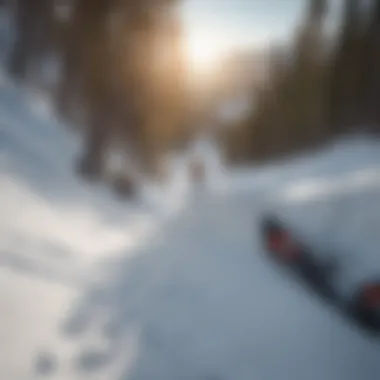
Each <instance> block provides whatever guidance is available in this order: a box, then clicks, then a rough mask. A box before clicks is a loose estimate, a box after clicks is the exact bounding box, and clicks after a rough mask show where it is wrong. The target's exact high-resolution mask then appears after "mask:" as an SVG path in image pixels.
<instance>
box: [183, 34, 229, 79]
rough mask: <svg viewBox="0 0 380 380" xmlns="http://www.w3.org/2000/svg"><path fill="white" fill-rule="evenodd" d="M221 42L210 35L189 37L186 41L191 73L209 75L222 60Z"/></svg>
mask: <svg viewBox="0 0 380 380" xmlns="http://www.w3.org/2000/svg"><path fill="white" fill-rule="evenodd" d="M222 51H223V46H222V44H221V40H219V39H218V38H215V37H212V36H210V35H208V36H207V35H196V34H194V35H190V36H189V37H188V39H187V56H188V63H189V65H190V68H191V70H192V71H195V72H197V73H209V72H210V71H213V70H214V69H215V68H216V66H217V64H218V61H219V60H220V59H221V58H222Z"/></svg>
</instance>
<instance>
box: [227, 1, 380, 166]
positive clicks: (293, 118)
mask: <svg viewBox="0 0 380 380" xmlns="http://www.w3.org/2000/svg"><path fill="white" fill-rule="evenodd" d="M364 3H366V4H364ZM342 6H343V10H342V19H341V21H340V22H341V24H340V27H339V29H338V30H339V32H338V34H337V35H334V37H332V36H331V35H328V34H327V33H326V30H325V19H326V16H327V15H328V12H329V1H328V0H310V1H309V5H308V7H307V11H306V15H305V18H304V22H303V23H302V25H301V26H300V28H299V29H298V31H297V33H296V34H295V36H296V37H295V38H294V41H293V42H292V46H291V48H289V47H287V48H285V47H277V48H273V49H272V54H271V56H270V59H269V64H270V67H269V71H270V73H269V79H268V80H267V81H266V82H265V84H264V85H263V86H261V87H260V88H259V89H258V90H257V91H256V93H255V100H254V105H253V107H252V112H251V113H250V115H249V116H248V117H247V118H246V119H245V120H244V121H243V122H241V123H240V124H239V125H237V126H235V128H231V129H228V131H227V132H226V133H225V134H224V136H223V139H224V141H225V144H226V146H227V148H228V153H229V158H230V160H231V161H232V162H235V163H236V162H239V163H241V162H252V161H261V160H266V159H271V158H273V157H281V156H282V155H287V154H289V153H293V152H297V151H300V150H304V149H308V148H310V147H314V146H316V145H318V144H320V143H323V142H326V141H328V140H330V139H332V138H334V137H336V136H339V135H342V134H345V133H351V132H356V131H359V132H360V131H365V132H370V133H377V132H380V107H379V106H380V1H373V2H363V1H361V0H346V1H345V2H343V4H342Z"/></svg>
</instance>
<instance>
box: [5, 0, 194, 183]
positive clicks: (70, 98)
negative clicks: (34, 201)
mask: <svg viewBox="0 0 380 380" xmlns="http://www.w3.org/2000/svg"><path fill="white" fill-rule="evenodd" d="M177 3H178V1H177V0H55V1H54V0H8V6H10V7H11V8H12V11H13V15H14V23H15V32H16V36H15V43H14V47H13V51H12V52H11V55H10V58H9V64H8V69H9V72H10V73H11V74H12V75H13V76H14V77H15V78H17V79H18V80H21V81H28V80H30V79H33V78H36V70H37V71H38V69H39V68H41V67H43V65H44V63H46V61H47V58H48V57H51V56H55V57H56V58H58V60H57V62H59V73H60V75H59V76H58V81H57V83H56V84H55V86H54V88H53V90H52V96H53V99H54V104H55V107H56V109H57V112H58V114H59V115H60V116H61V117H63V118H65V119H66V120H67V121H68V122H69V124H71V125H74V126H77V127H78V128H79V127H81V128H83V130H82V131H81V133H82V134H83V140H84V144H83V156H82V157H81V158H80V159H79V161H78V171H79V172H80V173H81V174H82V175H84V176H85V177H86V178H88V179H92V180H94V179H100V178H102V177H104V172H105V167H106V165H107V162H106V161H107V157H108V156H109V154H108V153H110V151H112V149H118V150H119V151H121V152H124V153H125V154H126V156H128V158H129V160H130V161H133V164H134V165H135V166H137V167H138V168H139V170H142V171H143V172H145V173H146V174H147V175H156V174H157V173H158V172H159V168H158V165H159V162H160V157H161V156H162V154H163V152H165V151H167V150H168V149H170V148H171V147H173V146H176V144H178V143H180V142H181V140H182V139H183V138H184V136H185V135H186V133H187V132H188V131H187V124H188V123H186V120H187V115H186V113H187V111H186V109H187V106H186V105H187V101H186V93H187V92H186V84H185V75H184V70H185V66H184V65H185V63H184V60H183V52H182V47H183V46H182V30H181V23H180V20H179V16H178V12H177Z"/></svg>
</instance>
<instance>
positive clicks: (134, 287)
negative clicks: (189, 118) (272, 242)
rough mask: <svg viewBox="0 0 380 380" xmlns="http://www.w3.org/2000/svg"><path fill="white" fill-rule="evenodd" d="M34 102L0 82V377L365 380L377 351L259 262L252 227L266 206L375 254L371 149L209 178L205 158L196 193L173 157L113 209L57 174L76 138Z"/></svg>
mask: <svg viewBox="0 0 380 380" xmlns="http://www.w3.org/2000/svg"><path fill="white" fill-rule="evenodd" d="M37 100H38V101H37ZM42 104H43V103H41V102H40V98H37V97H35V96H34V97H33V96H32V97H31V96H30V95H26V93H25V92H24V91H22V90H21V89H20V88H16V87H14V86H12V85H11V84H10V83H8V82H7V80H6V78H4V80H3V82H2V83H1V85H0V111H1V112H0V126H1V129H0V182H1V184H0V210H1V211H2V212H1V215H2V217H1V218H0V263H1V266H0V314H1V318H0V353H1V355H0V378H2V379H9V380H13V379H17V380H18V379H20V380H21V379H28V380H29V379H37V378H42V377H44V376H45V377H46V378H49V379H62V380H63V379H65V380H74V379H105V378H107V379H115V380H116V379H120V380H150V379H156V380H160V379H162V380H179V379H199V380H211V379H214V380H235V379H239V380H245V379H247V380H248V379H249V380H252V379H255V380H256V379H257V380H277V379H292V380H301V379H302V380H304V379H310V380H314V379H315V380H317V379H318V380H320V379H325V380H337V379H342V380H343V379H344V380H347V379H348V380H356V379H359V378H360V379H364V380H372V379H375V378H377V376H378V374H379V373H380V351H379V345H378V342H377V341H375V340H371V339H370V338H369V337H367V336H366V335H365V334H364V333H362V332H361V331H359V330H358V329H356V328H354V327H353V326H351V325H350V323H349V322H348V321H346V320H345V319H343V318H341V317H340V316H338V315H337V314H335V313H334V312H333V310H332V309H329V308H328V307H327V306H326V305H324V304H322V303H321V302H319V301H318V299H314V298H312V297H310V296H309V294H307V293H305V292H304V291H303V290H302V289H300V288H299V287H298V286H296V285H294V284H293V283H292V282H291V281H288V280H286V279H284V278H283V277H281V276H280V275H279V274H278V272H277V271H275V270H274V269H273V268H272V267H271V266H270V265H268V263H267V261H266V260H265V259H264V253H263V252H262V249H261V246H260V240H259V237H258V235H257V234H258V232H257V222H258V220H259V218H260V217H261V215H262V213H263V212H266V211H267V210H272V209H274V208H275V209H276V210H277V209H280V208H281V209H283V210H287V211H288V212H289V215H291V216H292V218H293V219H292V220H293V222H294V223H298V224H299V225H302V226H307V227H308V228H306V230H307V232H308V233H309V234H310V239H315V240H317V239H318V240H322V239H321V237H323V236H326V231H325V230H324V229H323V228H326V229H329V231H330V230H332V228H330V227H326V223H327V221H326V220H328V223H333V224H334V228H335V226H336V225H337V224H336V223H335V220H340V221H341V220H344V222H345V223H344V224H342V227H341V228H337V229H336V230H335V231H336V232H335V233H334V234H332V233H331V235H330V237H329V239H330V238H331V236H333V237H334V239H336V240H337V242H338V243H339V242H341V243H342V244H343V245H344V244H346V245H350V244H358V245H359V244H360V247H362V248H363V249H365V247H367V248H366V249H368V250H370V249H374V247H376V246H377V235H380V234H377V233H376V231H377V230H376V228H377V226H379V225H380V223H378V222H377V221H376V220H377V219H371V225H372V226H373V229H371V232H368V231H367V232H368V234H367V235H366V237H365V238H364V240H365V242H366V243H365V244H367V245H365V244H364V243H363V242H364V240H360V239H361V238H362V236H361V235H360V233H361V232H363V231H362V230H361V229H360V228H359V226H358V223H359V221H360V222H363V223H370V222H369V221H368V220H367V218H368V216H369V215H375V213H376V211H377V210H379V207H380V206H378V204H380V203H379V202H376V200H377V199H378V198H376V194H377V188H378V178H379V173H378V171H377V170H378V169H377V166H378V164H379V162H380V144H378V143H376V142H373V141H370V140H367V139H365V138H360V139H359V138H352V139H348V140H346V141H341V142H339V143H336V144H333V145H331V146H329V147H327V148H326V149H325V150H323V151H319V152H316V153H313V154H311V155H310V156H305V157H301V158H294V159H292V160H289V162H287V163H284V164H281V165H278V164H277V165H271V166H269V167H266V168H253V169H244V170H243V169H242V170H240V171H236V172H233V173H227V172H225V173H224V174H223V176H221V175H220V173H219V172H218V171H220V168H219V167H218V165H216V164H215V163H216V162H217V160H215V159H214V158H215V157H214V158H213V157H212V155H211V156H210V155H207V154H206V155H205V156H204V157H208V158H207V159H210V165H209V168H210V170H211V171H212V172H213V173H212V174H213V176H211V178H214V180H212V181H210V182H208V183H207V186H206V187H205V188H204V189H203V190H201V189H199V190H200V191H197V192H196V193H192V190H191V189H190V188H189V187H188V184H187V183H186V176H185V174H184V173H183V172H182V171H181V170H179V167H181V166H183V164H184V162H180V161H181V160H178V162H176V163H175V164H174V167H175V169H176V170H175V173H176V174H175V176H174V177H173V180H172V181H171V182H170V183H169V184H168V185H167V187H166V188H162V189H159V188H155V189H153V190H151V189H147V190H146V192H145V195H146V196H147V198H146V199H147V201H146V202H137V203H136V204H124V203H122V202H120V201H118V200H117V199H115V198H114V197H113V195H112V194H111V193H110V192H109V191H108V190H106V189H105V188H102V187H101V186H90V185H85V184H84V183H82V182H80V181H79V180H78V179H76V178H75V177H74V176H73V175H72V161H73V159H74V157H75V155H76V152H77V151H78V149H79V144H78V140H77V139H76V137H75V136H72V135H70V133H69V132H68V131H67V130H65V128H64V126H62V125H60V123H59V122H58V121H57V120H54V118H53V117H52V116H49V114H48V113H47V112H46V108H44V107H42V106H41V105H42ZM206 150H207V149H206ZM216 172H218V173H216ZM353 192H355V201H357V205H355V206H354V205H353V204H352V202H351V201H341V199H346V198H345V197H346V194H352V193H353ZM368 192H370V193H371V194H372V195H371V197H372V198H371V203H370V204H369V203H368V199H369V198H368ZM186 194H187V195H192V194H193V196H189V197H188V196H186ZM330 196H332V197H333V198H332V199H333V200H334V201H333V202H330V206H326V207H325V208H324V209H323V210H327V211H326V213H325V214H323V212H322V209H321V208H320V204H319V203H318V201H316V200H321V199H326V197H330ZM305 202H306V204H307V205H308V208H307V210H308V211H307V212H306V211H305V210H306V208H303V207H305ZM366 202H367V203H366ZM364 204H366V206H365V207H364V206H363V205H364ZM147 205H148V206H147ZM301 205H303V206H301ZM360 205H362V206H363V207H364V208H363V207H362V206H360ZM335 206H336V208H335ZM370 208H371V210H370ZM359 211H362V212H361V213H360V215H359ZM369 211H371V213H372V214H371V213H370V212H369ZM379 214H380V213H379V212H377V215H379ZM326 215H327V216H326ZM322 216H323V217H322ZM324 218H325V219H324ZM326 218H327V219H326ZM371 218H372V217H371ZM351 221H352V223H351ZM328 226H330V224H328ZM353 232H355V233H356V235H355V234H353ZM345 239H346V240H345ZM360 241H362V243H360ZM371 252H372V254H373V252H374V250H373V251H371ZM379 269H380V267H379Z"/></svg>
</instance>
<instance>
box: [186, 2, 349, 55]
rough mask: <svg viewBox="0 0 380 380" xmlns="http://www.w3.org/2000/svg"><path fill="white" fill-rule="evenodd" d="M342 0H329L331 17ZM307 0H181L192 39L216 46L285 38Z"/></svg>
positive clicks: (232, 45)
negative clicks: (330, 1)
mask: <svg viewBox="0 0 380 380" xmlns="http://www.w3.org/2000/svg"><path fill="white" fill-rule="evenodd" d="M342 1H344V0H333V1H332V5H333V6H332V10H333V12H332V14H333V16H332V17H336V9H337V6H338V5H339V3H341V2H342ZM307 2H308V1H307V0H184V2H183V5H182V16H183V20H184V24H185V30H186V33H187V34H188V36H190V40H191V43H193V44H197V43H199V42H201V41H206V42H205V43H204V44H205V45H213V49H215V50H230V48H236V47H246V46H254V47H261V46H263V45H267V43H268V42H273V41H278V40H280V41H284V40H288V38H289V37H290V36H291V35H292V33H293V32H294V29H295V28H296V27H297V25H298V24H299V22H300V20H301V18H302V16H303V14H304V10H305V5H306V4H307Z"/></svg>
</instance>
